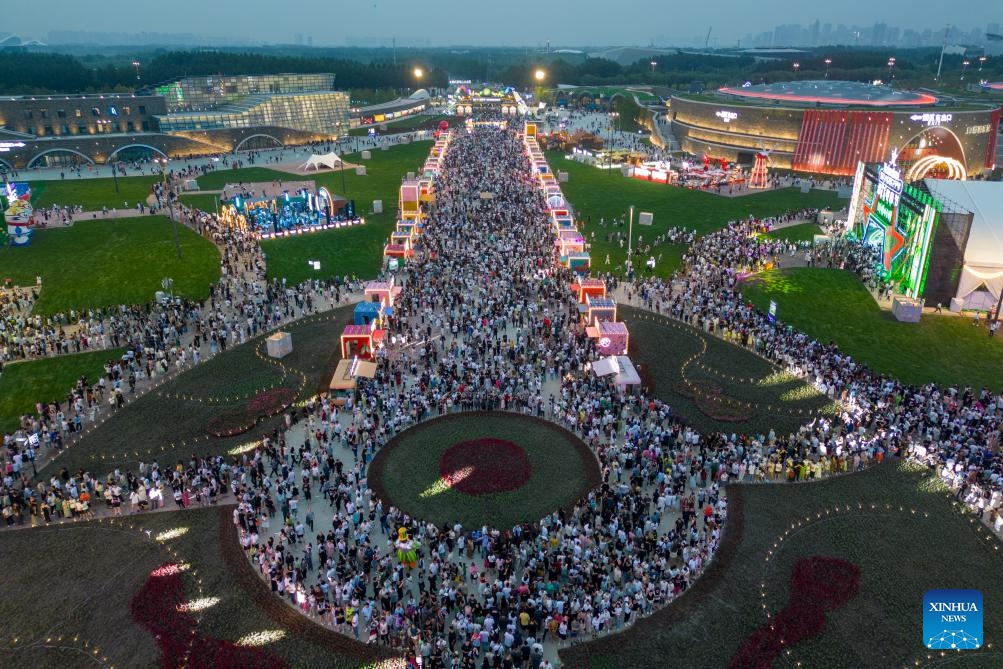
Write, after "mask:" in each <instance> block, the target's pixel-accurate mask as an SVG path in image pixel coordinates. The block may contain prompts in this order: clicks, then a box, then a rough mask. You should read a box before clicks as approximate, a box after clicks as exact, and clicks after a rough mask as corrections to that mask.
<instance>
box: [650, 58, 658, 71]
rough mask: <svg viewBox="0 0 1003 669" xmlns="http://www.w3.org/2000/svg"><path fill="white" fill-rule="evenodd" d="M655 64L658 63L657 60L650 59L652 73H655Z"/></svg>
mask: <svg viewBox="0 0 1003 669" xmlns="http://www.w3.org/2000/svg"><path fill="white" fill-rule="evenodd" d="M656 65H658V61H657V60H653V61H651V73H652V74H654V73H655V66H656Z"/></svg>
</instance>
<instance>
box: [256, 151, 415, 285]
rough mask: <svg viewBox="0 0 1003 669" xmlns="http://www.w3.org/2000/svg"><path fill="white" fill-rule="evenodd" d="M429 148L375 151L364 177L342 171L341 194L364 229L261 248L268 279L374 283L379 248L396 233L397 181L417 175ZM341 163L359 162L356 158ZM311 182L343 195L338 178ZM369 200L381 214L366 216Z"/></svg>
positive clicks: (274, 241)
mask: <svg viewBox="0 0 1003 669" xmlns="http://www.w3.org/2000/svg"><path fill="white" fill-rule="evenodd" d="M431 148H432V144H431V142H412V143H410V144H404V145H400V146H395V147H393V148H391V149H389V150H387V151H379V150H378V151H373V152H372V156H373V157H372V159H370V160H366V161H362V162H364V163H365V165H366V176H357V175H356V174H355V170H346V171H345V174H344V178H345V189H344V190H345V191H347V193H346V194H347V196H348V197H349V198H351V199H353V200H355V206H356V211H358V213H359V214H360V215H362V216H363V217H364V218H365V219H366V223H365V225H361V226H355V227H352V228H343V229H340V230H326V231H323V232H314V233H311V234H306V235H301V236H297V237H291V238H280V239H271V240H266V241H264V242H262V244H261V247H262V249H263V250H264V252H265V254H266V255H267V262H268V276H269V278H271V277H284V278H285V279H286V280H287V281H289V282H290V283H299V282H300V281H304V280H306V279H312V278H320V279H326V278H330V277H335V276H348V275H352V274H355V275H357V276H359V277H362V278H373V277H375V276H376V274H377V273H378V272H379V269H380V267H381V266H382V264H383V245H384V244H386V243H387V241H388V239H389V237H390V233H391V232H392V231H393V229H394V221H395V217H396V211H397V198H398V196H399V193H400V183H401V179H403V178H404V177H405V176H406V175H407V173H408V172H418V171H419V170H420V169H421V166H422V165H423V164H424V162H425V158H426V157H428V152H429V150H430V149H431ZM345 159H346V160H347V161H348V162H359V156H358V154H352V155H349V156H346V157H345ZM286 178H288V175H287V176H286ZM311 178H313V179H315V180H316V182H317V184H318V185H319V186H326V187H327V188H328V189H329V190H330V191H331V192H332V193H338V194H341V193H342V191H343V189H342V187H341V178H342V175H341V173H340V172H327V173H321V174H319V175H317V176H312V177H311ZM373 200H383V213H382V214H370V213H369V212H370V211H372V208H373ZM308 260H319V261H320V271H319V272H318V271H314V270H313V269H311V268H310V267H309V266H308V265H307V261H308Z"/></svg>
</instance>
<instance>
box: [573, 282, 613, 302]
mask: <svg viewBox="0 0 1003 669" xmlns="http://www.w3.org/2000/svg"><path fill="white" fill-rule="evenodd" d="M571 290H572V291H573V292H574V293H575V296H576V297H577V298H578V304H585V301H586V299H587V298H589V297H606V282H605V281H603V280H602V279H592V278H589V277H579V278H578V279H575V282H574V283H572V284H571Z"/></svg>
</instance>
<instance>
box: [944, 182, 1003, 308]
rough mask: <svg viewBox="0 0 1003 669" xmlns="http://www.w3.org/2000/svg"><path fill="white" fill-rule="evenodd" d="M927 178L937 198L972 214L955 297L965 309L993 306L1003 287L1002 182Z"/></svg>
mask: <svg viewBox="0 0 1003 669" xmlns="http://www.w3.org/2000/svg"><path fill="white" fill-rule="evenodd" d="M925 181H926V186H927V188H928V189H929V190H930V193H931V194H932V195H933V196H934V197H935V198H937V199H938V200H940V201H941V202H943V203H944V204H946V205H948V206H951V207H954V208H956V209H957V208H960V209H967V210H968V211H970V212H972V214H973V217H972V228H971V232H970V233H969V236H968V244H967V245H966V246H965V249H964V254H965V262H964V266H963V267H962V270H961V278H960V279H959V281H958V290H957V293H955V298H956V300H959V301H961V302H962V303H964V308H966V309H989V308H992V307H993V306H995V304H996V300H997V299H998V298H999V295H1000V291H1001V290H1003V183H1000V182H998V181H957V180H953V179H926V180H925ZM983 284H984V285H985V289H983Z"/></svg>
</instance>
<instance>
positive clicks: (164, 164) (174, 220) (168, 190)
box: [157, 157, 181, 260]
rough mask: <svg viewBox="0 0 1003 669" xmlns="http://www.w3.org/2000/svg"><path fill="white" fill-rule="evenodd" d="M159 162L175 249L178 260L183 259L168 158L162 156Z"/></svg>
mask: <svg viewBox="0 0 1003 669" xmlns="http://www.w3.org/2000/svg"><path fill="white" fill-rule="evenodd" d="M157 162H158V163H160V176H162V177H163V178H164V193H165V195H166V196H167V206H168V207H170V213H171V231H172V232H173V233H174V250H175V251H177V253H178V260H181V240H179V239H178V221H177V218H176V217H175V215H174V200H172V199H171V187H170V184H168V183H167V158H166V157H165V158H161V159H160V160H158V161H157Z"/></svg>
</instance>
